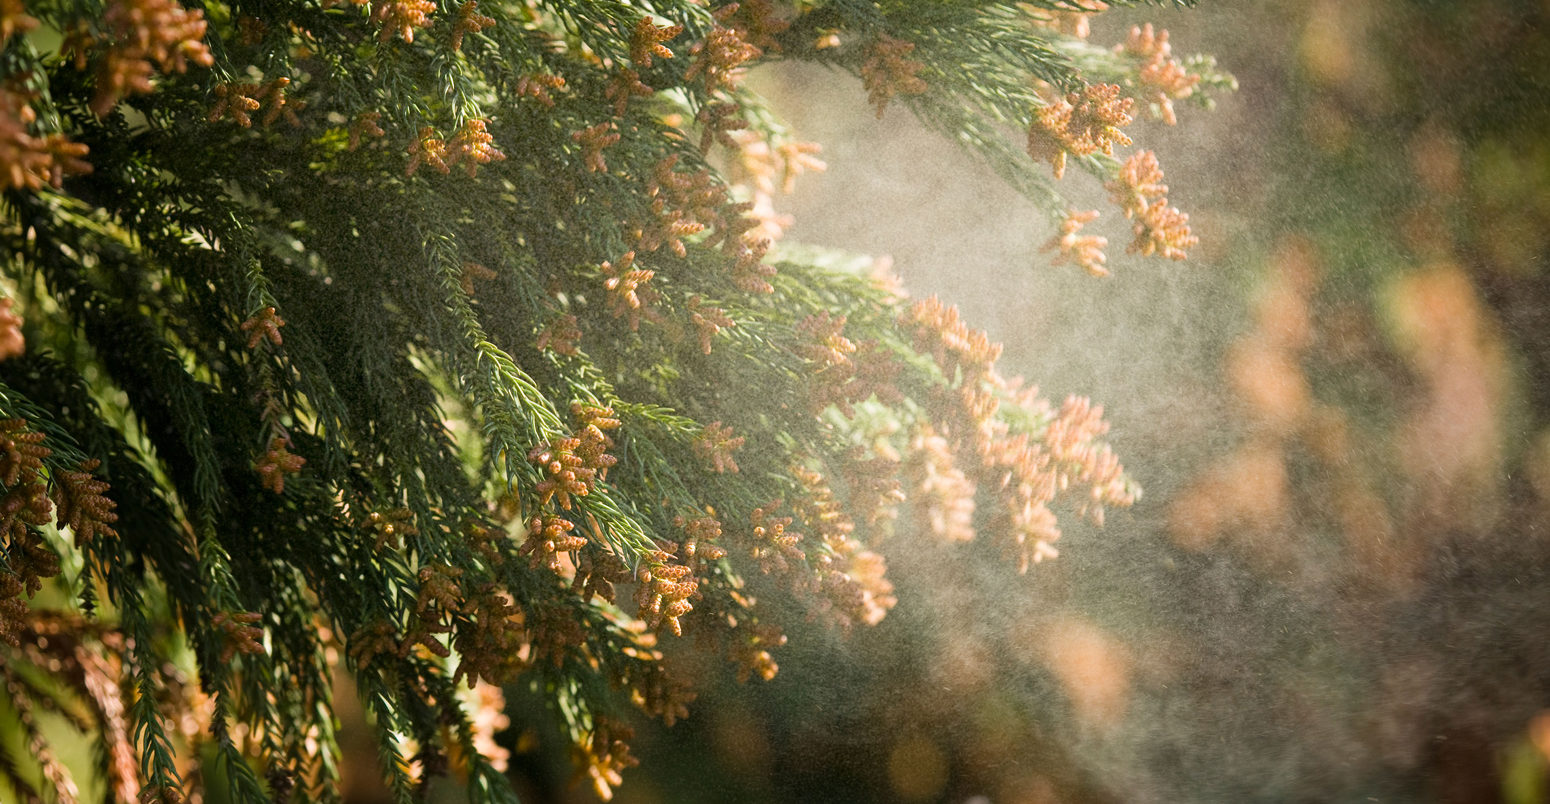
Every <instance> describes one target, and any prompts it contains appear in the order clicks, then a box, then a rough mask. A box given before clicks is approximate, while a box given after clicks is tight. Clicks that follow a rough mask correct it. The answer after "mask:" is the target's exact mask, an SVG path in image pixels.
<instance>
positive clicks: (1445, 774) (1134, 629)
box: [502, 0, 1550, 803]
mask: <svg viewBox="0 0 1550 804" xmlns="http://www.w3.org/2000/svg"><path fill="white" fill-rule="evenodd" d="M1547 17H1550V4H1545V3H1542V2H1538V0H1533V1H1532V2H1530V1H1528V0H1523V1H1520V2H1511V1H1509V0H1460V1H1459V2H1424V1H1423V0H1365V1H1364V2H1360V3H1351V2H1339V1H1338V0H1273V1H1272V0H1262V1H1261V2H1235V3H1203V4H1202V7H1201V8H1199V9H1197V10H1195V11H1191V12H1184V13H1178V12H1164V11H1157V10H1150V11H1127V12H1123V13H1121V12H1111V13H1109V14H1104V15H1099V16H1098V17H1096V18H1094V20H1093V33H1092V41H1094V42H1099V43H1112V42H1116V41H1122V40H1123V36H1124V32H1125V30H1126V29H1127V28H1128V26H1129V25H1131V24H1133V23H1136V22H1142V21H1152V22H1155V23H1157V24H1158V25H1159V26H1160V27H1166V28H1167V29H1169V30H1170V31H1171V33H1172V37H1173V39H1172V41H1173V43H1174V46H1175V48H1176V49H1178V50H1180V51H1182V52H1186V53H1187V52H1193V51H1195V50H1209V51H1211V52H1213V53H1215V54H1217V55H1218V57H1219V58H1220V60H1221V62H1222V64H1223V65H1224V66H1225V67H1226V68H1228V69H1230V70H1232V71H1233V72H1234V73H1235V74H1236V75H1237V76H1238V78H1239V80H1240V82H1241V85H1242V87H1243V90H1242V91H1241V92H1240V93H1238V94H1237V95H1234V96H1231V97H1228V98H1226V99H1224V100H1223V102H1222V104H1221V106H1220V107H1219V109H1218V111H1217V112H1216V113H1214V114H1211V115H1204V114H1200V113H1199V112H1198V111H1197V110H1190V109H1184V110H1181V112H1180V114H1181V116H1182V117H1185V118H1186V125H1182V126H1181V127H1180V128H1178V129H1167V128H1165V127H1163V126H1161V125H1160V124H1158V123H1146V124H1142V123H1138V124H1137V125H1138V126H1141V125H1148V126H1151V127H1153V129H1154V130H1150V131H1147V132H1146V137H1147V140H1148V142H1150V143H1151V144H1153V146H1154V147H1155V148H1156V150H1157V151H1158V153H1159V155H1160V156H1161V158H1162V159H1163V160H1164V161H1165V163H1166V164H1167V165H1168V166H1169V171H1168V178H1169V180H1170V181H1169V183H1170V185H1171V186H1172V190H1173V196H1174V198H1175V199H1176V200H1177V202H1178V203H1180V204H1181V205H1182V206H1185V207H1186V208H1187V209H1189V210H1190V212H1191V213H1192V216H1193V217H1192V222H1194V223H1195V224H1196V226H1195V228H1196V232H1197V233H1198V234H1200V236H1201V246H1200V247H1199V249H1198V250H1197V251H1196V253H1195V255H1194V256H1193V259H1191V261H1190V262H1188V263H1184V264H1179V265H1174V264H1167V265H1164V264H1143V263H1142V262H1140V261H1137V260H1134V259H1123V258H1118V257H1116V258H1115V259H1114V260H1113V262H1112V263H1111V265H1110V268H1111V269H1112V270H1113V274H1114V275H1113V276H1112V277H1110V278H1108V279H1103V280H1096V279H1092V278H1090V277H1087V276H1085V275H1081V273H1080V272H1079V271H1075V270H1073V269H1071V268H1070V267H1062V268H1050V267H1047V266H1045V265H1044V264H1043V262H1042V260H1041V258H1039V257H1036V256H1034V255H1035V254H1036V252H1037V251H1038V249H1039V247H1040V245H1041V244H1042V243H1043V242H1044V241H1045V240H1046V239H1047V238H1048V237H1049V236H1050V232H1049V231H1048V229H1047V227H1046V226H1045V225H1044V224H1043V222H1042V219H1041V216H1040V215H1039V214H1038V213H1036V212H1035V210H1034V209H1033V208H1032V207H1031V206H1029V205H1028V204H1027V203H1026V202H1023V201H1021V200H1019V199H1018V198H1017V197H1016V196H1015V195H1013V194H1012V193H1011V192H1010V191H1007V190H1003V189H1002V188H1001V187H1000V185H999V184H998V183H997V182H995V181H994V180H993V178H992V177H990V176H988V175H986V173H985V171H984V170H983V169H982V168H980V167H978V166H977V165H975V164H974V163H973V162H972V161H971V160H969V159H968V158H966V157H964V156H963V155H961V154H960V153H958V152H956V151H955V150H954V149H953V147H952V146H951V144H948V143H943V142H941V141H940V140H939V139H937V138H934V137H933V136H931V135H930V134H928V133H926V132H925V131H923V130H922V129H921V128H919V127H918V126H917V125H916V124H915V123H914V121H913V120H911V119H910V118H909V117H908V115H907V114H905V113H903V111H902V110H897V109H895V110H891V111H890V112H889V113H888V115H887V116H886V118H885V119H883V120H882V121H881V122H879V121H876V120H874V119H873V116H872V115H871V114H870V110H869V109H867V107H866V105H865V104H864V102H863V91H862V89H861V87H860V86H859V84H857V83H855V82H853V81H851V80H850V79H848V78H846V77H844V76H841V75H838V74H834V73H828V72H824V71H823V70H821V69H814V68H805V69H780V68H765V70H764V72H762V73H759V74H756V76H755V79H756V80H758V81H761V82H762V83H763V86H764V88H765V89H766V91H768V92H769V93H770V94H771V95H772V96H773V97H774V98H776V100H777V102H778V106H779V107H780V108H781V110H782V111H783V112H784V113H785V114H787V115H789V117H790V119H791V121H792V123H793V126H794V128H795V130H796V131H797V132H798V133H799V134H800V135H801V136H802V137H803V138H804V139H811V140H816V141H819V142H821V143H823V144H824V146H825V149H826V150H825V154H824V155H825V158H826V160H827V161H828V163H829V165H830V171H829V173H828V174H826V175H825V176H823V177H821V178H819V179H818V180H815V181H814V182H812V183H810V184H809V185H808V186H807V187H806V188H805V190H804V192H803V193H802V194H799V195H797V196H795V197H793V198H791V199H789V201H788V204H789V209H788V210H787V211H790V212H792V213H793V214H794V216H795V220H796V223H795V226H794V227H793V228H792V229H791V231H790V237H791V238H792V239H796V240H803V241H811V242H822V243H826V244H834V245H839V246H844V247H847V248H850V249H853V250H856V251H858V252H868V253H874V254H885V255H888V256H890V257H891V258H892V259H893V261H894V266H895V268H896V269H897V270H898V271H899V273H900V274H901V275H902V276H903V277H904V280H905V284H906V286H907V287H908V289H909V290H910V291H911V292H912V293H913V294H914V295H916V296H920V297H923V296H925V295H927V294H930V293H940V294H942V295H943V296H944V297H948V298H952V299H954V300H956V301H958V302H959V303H960V306H961V307H962V308H963V309H964V312H965V317H966V318H968V319H970V320H975V321H978V322H982V323H986V324H987V325H988V326H987V328H988V329H989V330H990V333H991V335H992V336H993V337H994V338H997V339H999V340H1002V341H1004V342H1005V343H1006V346H1007V350H1006V356H1005V358H1004V364H1005V365H1006V366H1008V367H1010V368H1008V372H1009V373H1019V372H1021V373H1026V374H1029V375H1030V376H1035V377H1038V378H1040V380H1041V382H1042V383H1043V388H1044V391H1045V392H1046V394H1049V395H1051V396H1053V397H1058V396H1060V395H1062V394H1065V393H1067V392H1079V393H1085V394H1091V395H1092V396H1093V398H1094V399H1096V400H1100V401H1103V402H1105V403H1106V406H1107V407H1106V409H1107V412H1108V415H1109V416H1110V417H1111V419H1112V420H1113V422H1114V434H1113V441H1114V443H1115V446H1116V449H1117V450H1118V451H1120V452H1121V453H1122V454H1124V455H1126V456H1128V461H1127V463H1128V464H1129V466H1130V468H1131V470H1132V472H1133V473H1134V475H1135V476H1136V477H1137V478H1139V479H1140V480H1141V482H1142V483H1143V485H1144V486H1145V487H1146V492H1147V493H1146V497H1145V498H1144V499H1143V500H1141V501H1140V502H1139V503H1138V504H1137V505H1136V506H1135V508H1134V509H1132V510H1130V511H1126V512H1123V513H1120V514H1118V515H1115V516H1112V517H1111V520H1110V524H1109V526H1108V527H1107V529H1106V530H1104V531H1102V532H1099V531H1095V530H1091V529H1089V530H1077V529H1072V530H1071V531H1069V532H1068V533H1067V536H1066V540H1065V541H1063V542H1062V557H1061V560H1060V561H1057V562H1053V563H1050V564H1045V565H1041V566H1040V567H1039V568H1037V570H1036V571H1034V572H1032V573H1030V574H1029V576H1027V577H1025V578H1018V577H1015V576H1013V575H1011V574H1010V573H1008V572H1007V571H1006V569H1005V567H1004V566H1002V565H1001V564H1000V562H998V561H997V560H995V556H986V557H985V558H984V560H983V561H979V560H978V559H979V557H978V556H977V555H974V553H975V552H976V548H974V547H972V546H965V545H954V546H944V545H940V544H935V543H933V542H932V540H930V539H929V538H919V539H915V540H914V543H913V544H910V545H909V546H906V545H904V544H900V545H899V546H898V547H896V548H895V550H894V553H893V555H895V556H896V558H895V559H894V562H893V563H891V565H890V570H891V573H892V575H893V577H894V579H895V582H896V584H897V587H898V589H899V605H898V606H897V608H896V609H895V610H894V612H893V613H892V615H891V616H890V617H889V618H888V619H887V620H885V621H884V622H883V623H882V624H881V625H879V626H878V627H877V628H875V629H870V630H866V631H858V632H856V633H853V634H851V635H849V636H848V637H845V636H841V635H837V634H832V633H829V632H827V631H825V630H823V629H821V628H809V629H803V631H804V632H801V633H800V634H798V629H797V627H796V626H795V625H793V629H792V631H793V637H792V640H791V642H792V647H790V648H788V649H786V650H785V651H784V652H783V654H782V655H781V656H780V657H778V658H779V660H780V662H781V667H782V672H781V673H780V675H779V676H777V677H776V678H775V680H773V681H772V682H770V683H769V684H766V685H747V686H739V685H737V684H735V683H734V682H732V681H731V680H730V679H726V678H725V674H722V675H721V676H720V678H722V679H723V683H722V684H721V685H720V686H715V685H714V684H713V683H712V684H708V685H707V686H705V687H702V688H701V689H700V699H699V705H698V706H697V707H696V710H695V713H694V715H693V717H692V718H691V719H690V720H689V721H687V722H685V723H681V724H679V725H677V726H675V727H674V728H673V729H670V730H655V731H652V730H643V731H642V732H640V733H639V734H638V743H637V749H636V750H637V753H638V754H639V755H640V756H641V757H642V759H643V762H642V767H641V768H640V769H638V770H637V772H636V773H635V774H634V776H633V778H632V779H631V780H630V782H629V783H628V784H626V785H625V787H624V788H623V790H622V791H621V792H620V798H619V800H620V801H633V802H648V801H682V802H690V801H706V802H710V801H733V800H741V801H804V802H814V801H846V802H862V801H992V802H998V803H999V802H1056V801H1249V800H1282V801H1285V800H1323V801H1341V800H1369V799H1373V800H1409V801H1493V800H1502V801H1511V802H1532V801H1544V800H1550V799H1547V798H1546V795H1547V790H1550V786H1547V782H1546V779H1547V771H1546V768H1547V759H1550V640H1547V638H1546V637H1547V635H1550V573H1547V568H1550V567H1547V565H1550V550H1547V549H1546V548H1547V544H1546V534H1545V528H1544V527H1543V523H1544V522H1545V521H1546V517H1545V515H1546V505H1547V501H1550V429H1546V425H1547V424H1550V382H1547V381H1546V377H1547V376H1550V373H1547V368H1550V366H1547V363H1550V321H1547V320H1546V318H1547V317H1550V278H1547V275H1546V269H1547V260H1546V254H1547V253H1550V252H1547V246H1550V243H1547V240H1550V138H1547V136H1550V135H1547V132H1550V104H1547V103H1545V99H1546V98H1547V97H1550V86H1547V83H1550V19H1547ZM1067 181H1068V182H1069V181H1070V180H1069V179H1068V180H1067ZM1057 302H1058V303H1057ZM909 530H910V529H909V528H907V527H901V528H900V538H901V539H910V538H912V537H910V536H909V535H908V533H909ZM948 553H953V554H955V555H954V556H953V558H954V560H952V561H948V560H946V558H947V554H948ZM966 556H967V557H968V559H969V560H968V561H965V560H964V558H965V557H966ZM680 658H681V660H683V661H697V660H696V659H695V658H694V657H693V656H690V655H688V653H687V652H685V655H684V656H682V657H680ZM700 677H701V678H717V677H718V676H717V675H716V674H713V673H706V674H700ZM512 704H513V710H512V713H511V714H512V718H513V722H514V723H517V725H516V726H514V727H513V728H512V729H510V730H509V731H508V732H507V733H506V734H505V735H504V736H503V737H502V740H503V741H504V742H505V743H506V744H507V745H508V746H511V747H513V748H515V747H517V742H518V738H519V735H520V733H521V727H520V722H519V721H520V720H521V714H520V713H521V708H520V707H521V705H522V701H521V699H520V698H516V697H513V699H512ZM560 760H561V758H559V757H546V756H545V755H543V754H542V752H541V751H540V752H534V753H527V754H523V753H518V754H517V755H516V756H514V757H513V763H514V767H515V768H517V769H519V770H521V771H524V772H526V773H528V774H530V775H531V777H532V778H534V779H537V780H543V779H546V778H547V779H550V780H551V781H549V782H548V783H547V784H545V783H543V782H541V781H540V782H534V783H533V784H534V785H535V786H534V787H533V788H532V789H531V790H530V792H529V797H528V800H551V799H556V800H558V799H564V798H579V797H581V796H583V795H585V793H584V791H580V790H577V789H569V788H567V787H565V785H564V779H563V776H560V775H557V774H559V771H558V770H555V769H557V768H559V767H560V764H561V762H560Z"/></svg>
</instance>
